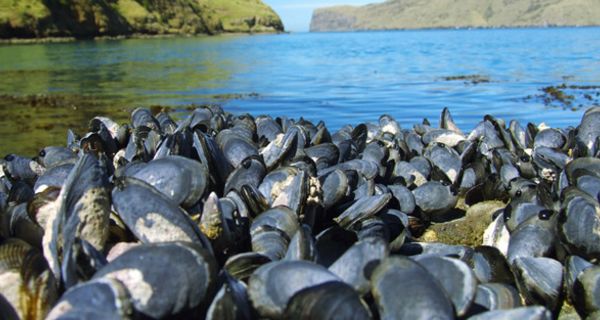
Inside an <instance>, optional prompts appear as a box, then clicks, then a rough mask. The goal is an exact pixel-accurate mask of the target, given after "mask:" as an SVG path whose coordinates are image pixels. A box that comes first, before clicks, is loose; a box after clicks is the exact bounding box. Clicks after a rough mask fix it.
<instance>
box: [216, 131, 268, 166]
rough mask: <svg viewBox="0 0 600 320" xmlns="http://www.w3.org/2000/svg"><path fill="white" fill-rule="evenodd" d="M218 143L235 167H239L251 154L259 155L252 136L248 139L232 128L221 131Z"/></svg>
mask: <svg viewBox="0 0 600 320" xmlns="http://www.w3.org/2000/svg"><path fill="white" fill-rule="evenodd" d="M217 143H218V144H219V146H220V147H221V150H223V154H224V155H225V158H226V159H227V161H229V163H230V164H231V166H232V167H233V168H238V167H239V166H240V165H241V164H242V162H243V161H244V160H245V159H247V158H249V157H251V156H258V148H257V147H256V146H255V145H254V143H253V141H252V140H251V138H250V139H248V137H244V136H242V135H240V134H238V133H236V132H234V131H232V130H231V129H225V130H222V131H221V132H219V134H218V135H217Z"/></svg>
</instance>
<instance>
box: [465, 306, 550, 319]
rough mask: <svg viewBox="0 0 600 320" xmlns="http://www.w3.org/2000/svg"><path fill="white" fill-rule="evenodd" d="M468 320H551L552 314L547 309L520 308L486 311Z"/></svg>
mask: <svg viewBox="0 0 600 320" xmlns="http://www.w3.org/2000/svg"><path fill="white" fill-rule="evenodd" d="M469 319H470V320H511V319H522V320H550V319H552V313H551V312H550V311H548V309H546V308H544V307H541V306H535V307H521V308H515V309H510V310H494V311H488V312H484V313H481V314H478V315H476V316H473V317H470V318H469Z"/></svg>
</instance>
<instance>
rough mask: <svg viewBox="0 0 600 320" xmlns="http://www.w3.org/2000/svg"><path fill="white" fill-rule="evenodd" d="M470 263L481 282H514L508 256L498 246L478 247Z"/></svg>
mask: <svg viewBox="0 0 600 320" xmlns="http://www.w3.org/2000/svg"><path fill="white" fill-rule="evenodd" d="M468 263H469V265H470V266H471V268H472V269H473V272H474V273H475V276H476V277H477V279H478V280H479V282H481V283H488V282H497V283H506V284H512V283H513V282H514V278H513V274H512V272H511V270H510V267H509V265H508V262H507V261H506V257H505V256H504V255H503V254H502V252H500V250H498V248H496V247H491V246H479V247H476V248H475V252H474V253H473V256H472V257H471V260H469V261H468Z"/></svg>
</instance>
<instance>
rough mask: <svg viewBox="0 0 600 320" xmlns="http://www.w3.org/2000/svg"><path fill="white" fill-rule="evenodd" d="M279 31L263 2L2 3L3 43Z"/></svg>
mask: <svg viewBox="0 0 600 320" xmlns="http://www.w3.org/2000/svg"><path fill="white" fill-rule="evenodd" d="M278 31H283V24H282V23H281V19H280V18H279V16H277V14H276V13H275V12H274V11H273V10H272V9H271V8H270V7H269V6H267V5H265V4H264V3H263V2H262V1H260V0H229V1H227V0H0V38H40V37H95V36H105V35H107V36H115V35H129V34H137V33H140V34H198V33H209V34H213V33H221V32H278Z"/></svg>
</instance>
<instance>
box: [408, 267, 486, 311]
mask: <svg viewBox="0 0 600 320" xmlns="http://www.w3.org/2000/svg"><path fill="white" fill-rule="evenodd" d="M416 261H417V262H418V263H419V264H420V265H421V266H422V267H424V268H425V269H426V270H427V271H428V272H429V273H430V274H431V275H432V276H433V277H434V278H435V279H436V280H437V281H438V282H439V283H440V284H441V285H442V287H443V288H444V290H445V291H446V294H447V295H448V297H449V298H450V300H451V301H452V304H453V305H454V310H455V312H456V315H457V316H459V317H462V316H464V315H465V314H466V313H467V311H468V310H469V308H470V307H471V304H472V303H473V300H474V299H475V294H476V292H477V278H476V277H475V274H474V273H473V271H472V270H471V269H470V268H469V266H468V265H467V264H466V263H464V262H462V261H460V260H458V259H454V258H447V257H439V256H421V257H416Z"/></svg>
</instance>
